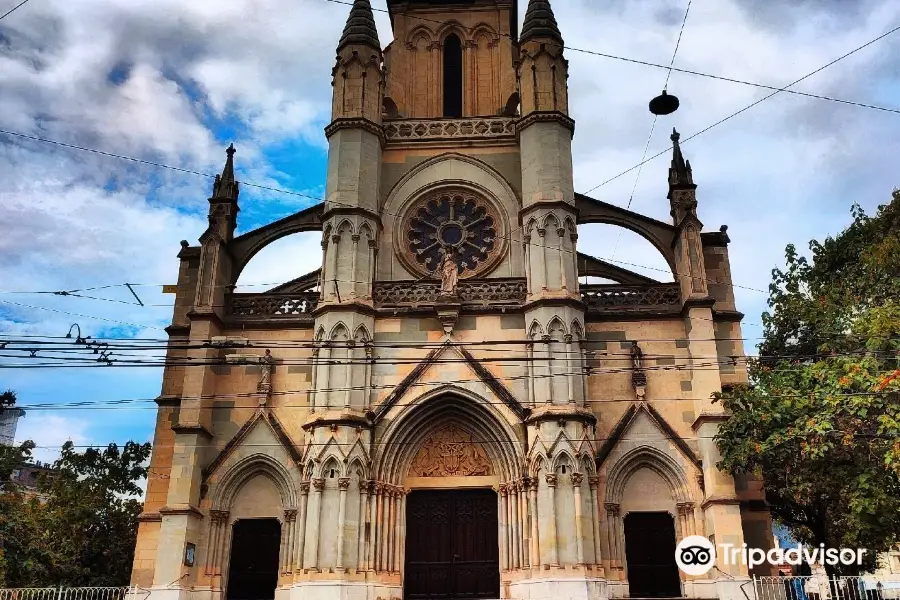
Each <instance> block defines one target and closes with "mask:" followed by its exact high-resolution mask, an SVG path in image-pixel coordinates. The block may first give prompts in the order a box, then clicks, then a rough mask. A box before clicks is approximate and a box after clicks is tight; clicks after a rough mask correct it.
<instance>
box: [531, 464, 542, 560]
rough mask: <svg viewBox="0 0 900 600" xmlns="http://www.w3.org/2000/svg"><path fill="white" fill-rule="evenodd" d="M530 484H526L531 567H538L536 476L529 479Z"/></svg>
mask: <svg viewBox="0 0 900 600" xmlns="http://www.w3.org/2000/svg"><path fill="white" fill-rule="evenodd" d="M529 483H530V485H529V486H528V495H529V498H528V501H529V503H530V504H531V568H532V569H538V570H540V568H541V543H540V537H539V534H538V523H539V519H538V502H537V491H538V480H537V477H535V478H533V479H531V480H530V482H529Z"/></svg>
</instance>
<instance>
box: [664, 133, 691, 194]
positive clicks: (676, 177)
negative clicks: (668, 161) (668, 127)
mask: <svg viewBox="0 0 900 600" xmlns="http://www.w3.org/2000/svg"><path fill="white" fill-rule="evenodd" d="M669 139H670V140H672V166H671V167H669V186H670V187H671V186H675V185H693V184H694V177H693V174H692V173H691V163H690V162H685V160H684V155H682V154H681V144H680V143H679V140H680V139H681V134H680V133H678V132H677V131H676V130H675V128H674V127H673V128H672V135H671V136H669Z"/></svg>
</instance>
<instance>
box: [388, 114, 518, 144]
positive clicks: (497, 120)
mask: <svg viewBox="0 0 900 600" xmlns="http://www.w3.org/2000/svg"><path fill="white" fill-rule="evenodd" d="M515 135H516V119H514V118H512V117H484V118H471V119H394V120H390V121H385V123H384V137H385V139H386V140H387V141H388V142H395V141H406V140H447V139H452V140H456V139H463V138H466V139H495V138H512V137H515Z"/></svg>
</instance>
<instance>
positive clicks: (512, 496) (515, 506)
mask: <svg viewBox="0 0 900 600" xmlns="http://www.w3.org/2000/svg"><path fill="white" fill-rule="evenodd" d="M509 508H510V519H509V522H510V524H511V525H512V527H510V529H511V531H512V561H511V562H512V565H511V566H512V568H513V569H518V568H520V567H521V566H522V564H521V563H520V562H519V537H520V531H519V488H518V486H517V485H516V482H515V481H512V482H510V484H509Z"/></svg>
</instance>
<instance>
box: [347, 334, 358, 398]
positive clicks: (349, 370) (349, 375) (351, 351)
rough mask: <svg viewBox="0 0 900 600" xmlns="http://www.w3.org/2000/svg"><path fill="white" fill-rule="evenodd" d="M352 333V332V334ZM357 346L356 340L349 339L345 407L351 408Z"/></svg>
mask: <svg viewBox="0 0 900 600" xmlns="http://www.w3.org/2000/svg"><path fill="white" fill-rule="evenodd" d="M351 335H352V334H351ZM355 348H356V342H355V341H354V340H352V339H350V340H347V353H346V357H347V365H346V370H345V371H344V409H349V408H350V398H351V397H352V394H351V384H352V383H353V379H352V377H353V358H354V357H353V355H354V354H355V352H354V350H355Z"/></svg>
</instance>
